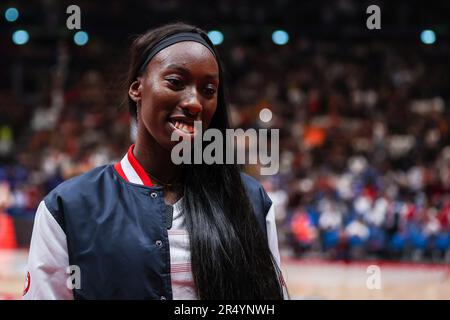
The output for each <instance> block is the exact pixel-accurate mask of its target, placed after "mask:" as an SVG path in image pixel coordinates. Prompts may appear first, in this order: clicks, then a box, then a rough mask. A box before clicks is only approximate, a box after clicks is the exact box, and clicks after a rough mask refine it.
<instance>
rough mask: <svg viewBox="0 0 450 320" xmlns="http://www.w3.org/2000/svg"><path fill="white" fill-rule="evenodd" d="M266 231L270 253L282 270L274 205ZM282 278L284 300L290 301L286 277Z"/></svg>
mask: <svg viewBox="0 0 450 320" xmlns="http://www.w3.org/2000/svg"><path fill="white" fill-rule="evenodd" d="M266 229H267V238H268V241H269V249H270V252H271V253H272V255H273V257H274V259H275V261H276V263H277V265H278V267H279V268H280V270H281V259H280V251H279V249H278V234H277V225H276V223H275V208H274V205H273V204H272V206H271V207H270V209H269V212H268V213H267V216H266ZM281 277H282V279H281V282H282V284H283V293H284V299H289V294H288V291H287V287H286V283H285V281H284V276H283V275H282V274H281Z"/></svg>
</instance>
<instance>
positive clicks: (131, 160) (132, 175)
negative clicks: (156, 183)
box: [114, 144, 153, 187]
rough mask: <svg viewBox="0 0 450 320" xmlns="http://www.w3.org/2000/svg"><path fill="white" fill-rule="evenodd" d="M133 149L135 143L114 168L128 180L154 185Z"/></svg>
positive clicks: (149, 185) (148, 185)
mask: <svg viewBox="0 0 450 320" xmlns="http://www.w3.org/2000/svg"><path fill="white" fill-rule="evenodd" d="M133 149H134V144H133V145H132V146H131V147H130V148H129V149H128V152H127V154H126V155H125V156H124V157H123V158H122V160H121V161H120V162H119V163H116V164H115V165H114V168H115V169H116V171H117V173H118V174H119V175H120V176H121V177H122V178H124V179H125V180H126V181H128V182H131V183H136V184H143V185H144V186H147V187H152V186H153V183H152V180H151V179H150V177H149V176H148V175H147V173H146V172H145V170H144V168H142V166H141V165H140V164H139V162H138V161H137V159H136V158H135V157H134V155H133Z"/></svg>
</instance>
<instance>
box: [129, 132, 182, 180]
mask: <svg viewBox="0 0 450 320" xmlns="http://www.w3.org/2000/svg"><path fill="white" fill-rule="evenodd" d="M133 154H134V156H135V158H136V159H137V161H138V162H139V163H140V165H141V166H142V168H144V170H145V171H146V172H147V173H149V174H150V175H152V176H154V178H156V179H158V180H159V181H160V182H164V183H176V182H179V181H180V179H181V178H182V176H183V167H182V166H180V165H176V164H174V163H173V162H172V159H171V153H170V151H167V150H165V149H163V148H162V147H161V146H160V145H159V144H158V143H157V142H156V141H155V140H154V139H153V137H147V138H146V139H139V137H138V139H137V140H136V144H135V146H134V149H133ZM150 178H151V177H150ZM153 180H155V179H153ZM155 182H156V183H157V181H155ZM157 184H158V183H157Z"/></svg>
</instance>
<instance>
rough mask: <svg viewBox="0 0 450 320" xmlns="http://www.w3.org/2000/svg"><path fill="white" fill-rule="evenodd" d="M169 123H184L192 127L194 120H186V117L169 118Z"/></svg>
mask: <svg viewBox="0 0 450 320" xmlns="http://www.w3.org/2000/svg"><path fill="white" fill-rule="evenodd" d="M169 121H170V122H172V123H175V122H177V121H178V122H182V123H185V124H187V125H189V126H193V125H194V119H192V118H188V117H183V116H175V117H171V118H169Z"/></svg>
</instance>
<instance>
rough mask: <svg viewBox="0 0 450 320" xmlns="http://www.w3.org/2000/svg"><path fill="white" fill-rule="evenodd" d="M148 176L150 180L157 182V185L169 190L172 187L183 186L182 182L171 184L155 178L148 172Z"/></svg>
mask: <svg viewBox="0 0 450 320" xmlns="http://www.w3.org/2000/svg"><path fill="white" fill-rule="evenodd" d="M147 174H148V175H149V176H150V178H151V179H152V181H155V182H156V183H157V184H159V185H161V186H163V187H169V188H171V187H179V186H181V185H182V182H171V183H169V182H165V181H162V180H161V179H159V178H157V177H155V176H154V175H152V174H151V173H150V172H147Z"/></svg>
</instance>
